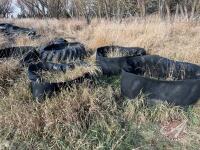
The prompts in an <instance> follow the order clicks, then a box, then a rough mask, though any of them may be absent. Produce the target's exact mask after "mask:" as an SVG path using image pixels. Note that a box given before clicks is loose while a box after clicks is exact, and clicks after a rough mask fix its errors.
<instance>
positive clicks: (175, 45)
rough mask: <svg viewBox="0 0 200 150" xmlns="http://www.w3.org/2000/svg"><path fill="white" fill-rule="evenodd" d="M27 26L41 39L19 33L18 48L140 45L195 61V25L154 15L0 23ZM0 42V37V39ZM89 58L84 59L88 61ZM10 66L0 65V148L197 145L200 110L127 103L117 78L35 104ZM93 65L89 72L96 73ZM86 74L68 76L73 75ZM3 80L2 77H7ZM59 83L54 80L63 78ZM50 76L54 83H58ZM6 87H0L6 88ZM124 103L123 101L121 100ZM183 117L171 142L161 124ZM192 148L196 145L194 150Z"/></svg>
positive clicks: (197, 36)
mask: <svg viewBox="0 0 200 150" xmlns="http://www.w3.org/2000/svg"><path fill="white" fill-rule="evenodd" d="M0 21H1V22H3V21H4V22H5V21H6V22H14V23H15V24H16V25H19V26H23V27H33V28H35V29H36V30H37V31H38V32H39V33H40V34H42V35H44V36H42V37H41V38H40V39H37V40H30V39H29V38H27V37H24V36H20V37H19V38H17V39H16V41H15V42H16V45H42V44H44V43H46V42H47V41H49V40H51V39H52V38H55V37H64V38H65V39H67V40H71V41H80V42H83V43H84V44H85V45H86V47H87V50H93V51H94V52H95V49H96V48H97V47H100V46H104V45H111V44H116V45H120V46H134V47H136V46H138V47H144V48H146V49H147V51H148V52H149V53H150V54H156V55H161V56H164V57H167V58H172V59H175V60H183V61H188V62H192V63H196V64H200V59H199V58H200V48H199V47H200V43H199V41H200V34H199V29H200V23H199V22H192V21H190V22H186V21H184V20H181V19H178V20H174V21H164V20H160V19H159V18H157V17H155V16H154V17H149V18H146V19H138V18H131V19H129V20H127V21H126V20H125V21H124V22H122V23H119V22H117V21H107V20H93V21H92V23H91V25H86V22H85V21H84V20H56V19H52V20H50V19H47V20H34V19H22V20H0ZM0 40H1V41H0V43H4V40H5V39H4V38H2V36H1V38H0ZM94 57H95V56H94V55H93V56H92V57H91V58H90V59H89V61H93V60H94ZM14 64H15V63H13V62H12V61H11V62H6V63H1V64H0V78H1V79H0V86H1V88H5V89H6V94H5V93H3V94H2V95H0V99H1V100H0V149H1V148H5V147H7V148H10V149H50V148H51V149H133V148H140V147H142V148H144V149H146V148H147V149H148V148H149V147H152V148H153V149H167V148H169V149H170V148H171V149H195V148H198V145H199V143H200V136H199V135H200V128H199V125H200V122H199V117H200V110H199V106H198V105H196V106H195V107H194V108H189V109H188V110H187V111H185V110H183V109H182V108H179V107H173V106H169V105H167V104H158V105H156V106H151V107H150V106H146V105H144V100H145V97H144V96H142V97H138V98H137V100H138V101H135V100H126V99H124V98H122V97H121V96H120V88H119V77H112V78H104V77H102V78H101V79H100V81H99V82H98V83H97V86H94V87H90V88H88V84H87V83H84V84H82V85H80V86H79V87H76V86H75V87H74V88H72V89H71V90H70V91H68V90H63V91H62V93H61V94H59V95H58V96H56V97H54V98H52V99H49V100H47V101H46V102H44V103H42V104H38V103H36V102H34V100H33V99H32V97H31V93H30V89H29V81H28V79H27V75H26V73H25V72H24V73H22V74H21V75H20V78H17V80H15V82H14V83H13V84H11V85H10V84H9V85H7V84H6V83H7V82H6V80H10V79H13V77H15V75H16V74H18V73H17V71H16V68H15V65H14ZM94 70H96V66H94V67H92V68H89V71H92V73H94ZM84 71H88V70H87V69H86V70H81V68H78V69H77V70H74V71H72V72H71V74H70V75H69V74H68V75H67V78H69V77H72V78H75V77H76V76H79V73H80V74H82V73H83V72H84ZM5 76H6V78H5ZM65 78H66V76H64V78H61V77H60V78H58V79H59V80H60V79H65ZM58 79H56V81H57V80H58ZM5 85H6V86H5ZM121 102H122V103H121ZM173 120H178V121H179V122H184V121H185V120H187V127H186V128H187V134H186V136H185V137H184V139H181V140H179V141H177V142H174V141H171V140H170V139H167V138H165V137H163V136H162V134H161V133H160V125H162V124H165V123H166V122H171V121H173ZM195 145H196V146H197V147H196V146H195Z"/></svg>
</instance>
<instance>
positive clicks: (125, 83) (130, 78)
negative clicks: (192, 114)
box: [121, 56, 200, 106]
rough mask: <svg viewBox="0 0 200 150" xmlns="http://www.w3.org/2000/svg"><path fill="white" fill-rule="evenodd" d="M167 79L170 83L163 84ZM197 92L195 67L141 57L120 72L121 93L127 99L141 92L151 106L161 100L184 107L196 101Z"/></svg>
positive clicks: (199, 95)
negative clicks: (170, 79)
mask: <svg viewBox="0 0 200 150" xmlns="http://www.w3.org/2000/svg"><path fill="white" fill-rule="evenodd" d="M149 73H150V74H149ZM169 75H170V77H171V78H172V81H168V80H166V78H167V77H169ZM199 91H200V66H198V65H194V64H190V63H185V62H178V61H173V60H169V59H166V58H163V57H159V56H143V57H135V58H133V59H129V60H128V61H127V65H126V66H124V68H123V71H122V79H121V92H122V95H124V96H126V97H128V98H131V99H133V98H136V97H137V96H138V95H139V94H140V92H142V93H144V94H146V95H148V98H149V99H150V100H149V101H152V102H156V101H158V100H161V101H167V102H168V103H171V104H175V105H181V106H186V105H191V104H194V103H196V102H197V101H198V100H199V99H200V92H199Z"/></svg>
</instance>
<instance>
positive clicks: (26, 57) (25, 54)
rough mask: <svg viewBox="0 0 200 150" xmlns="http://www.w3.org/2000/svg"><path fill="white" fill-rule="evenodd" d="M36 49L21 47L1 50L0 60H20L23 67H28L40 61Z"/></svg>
mask: <svg viewBox="0 0 200 150" xmlns="http://www.w3.org/2000/svg"><path fill="white" fill-rule="evenodd" d="M36 49H37V48H36V47H32V46H20V47H9V48H4V49H0V58H18V59H19V60H20V64H21V65H22V66H28V65H29V64H31V63H34V62H37V61H38V60H39V54H38V53H37V51H36Z"/></svg>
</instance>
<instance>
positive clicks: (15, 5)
mask: <svg viewBox="0 0 200 150" xmlns="http://www.w3.org/2000/svg"><path fill="white" fill-rule="evenodd" d="M13 8H14V12H13V16H14V17H17V15H18V14H19V13H20V9H19V8H18V7H17V4H16V0H13Z"/></svg>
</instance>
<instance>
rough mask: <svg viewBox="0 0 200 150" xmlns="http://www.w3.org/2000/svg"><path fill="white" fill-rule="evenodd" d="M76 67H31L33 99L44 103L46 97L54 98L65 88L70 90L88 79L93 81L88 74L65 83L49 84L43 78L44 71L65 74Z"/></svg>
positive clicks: (33, 65) (41, 65) (55, 65)
mask: <svg viewBox="0 0 200 150" xmlns="http://www.w3.org/2000/svg"><path fill="white" fill-rule="evenodd" d="M74 67H75V65H74V64H73V63H70V64H54V63H38V64H32V65H30V66H29V69H28V73H29V79H30V80H31V92H32V94H33V98H34V99H35V100H37V101H38V102H42V101H44V100H45V98H46V97H49V98H50V97H52V96H53V95H54V94H56V93H57V92H60V90H61V89H63V88H69V87H71V86H72V85H73V84H76V83H82V82H83V81H85V80H86V79H92V78H93V77H92V76H91V75H90V74H89V73H86V74H84V75H83V76H81V77H78V78H76V79H74V80H69V81H65V82H56V83H53V82H49V81H45V80H44V79H43V78H42V75H41V73H42V71H50V72H63V73H66V72H67V71H69V70H71V69H73V68H74Z"/></svg>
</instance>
